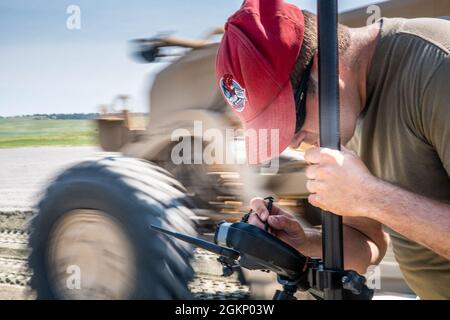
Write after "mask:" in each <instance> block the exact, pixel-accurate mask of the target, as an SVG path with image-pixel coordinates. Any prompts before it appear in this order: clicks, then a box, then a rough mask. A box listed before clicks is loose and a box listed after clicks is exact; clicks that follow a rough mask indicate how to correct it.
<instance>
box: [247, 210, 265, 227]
mask: <svg viewBox="0 0 450 320" xmlns="http://www.w3.org/2000/svg"><path fill="white" fill-rule="evenodd" d="M248 223H249V224H252V225H254V226H257V227H258V228H260V229H264V223H263V222H262V221H261V219H259V217H258V215H256V214H255V213H252V214H250V217H249V218H248Z"/></svg>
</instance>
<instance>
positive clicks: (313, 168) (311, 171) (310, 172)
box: [305, 164, 319, 180]
mask: <svg viewBox="0 0 450 320" xmlns="http://www.w3.org/2000/svg"><path fill="white" fill-rule="evenodd" d="M318 167H319V165H317V164H316V165H310V166H308V167H307V168H306V170H305V174H306V178H308V179H310V180H315V179H316V176H317V168H318Z"/></svg>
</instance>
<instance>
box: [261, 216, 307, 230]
mask: <svg viewBox="0 0 450 320" xmlns="http://www.w3.org/2000/svg"><path fill="white" fill-rule="evenodd" d="M269 225H270V227H271V228H273V229H275V230H284V231H286V232H288V233H289V232H293V231H297V230H298V229H299V228H301V227H300V224H299V223H298V221H297V220H295V219H294V218H291V217H288V216H282V215H279V216H270V217H269Z"/></svg>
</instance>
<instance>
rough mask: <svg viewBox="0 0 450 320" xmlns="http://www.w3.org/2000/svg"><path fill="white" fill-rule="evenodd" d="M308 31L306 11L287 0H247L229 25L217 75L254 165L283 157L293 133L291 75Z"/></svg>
mask: <svg viewBox="0 0 450 320" xmlns="http://www.w3.org/2000/svg"><path fill="white" fill-rule="evenodd" d="M303 35H304V17H303V13H302V12H301V10H300V9H299V8H298V7H296V6H294V5H291V4H288V3H285V2H284V1H283V0H246V1H245V2H244V3H243V4H242V6H241V8H240V9H239V10H238V11H237V12H236V13H235V14H234V15H232V16H231V17H230V18H229V19H228V21H227V23H226V24H225V33H224V35H223V38H222V41H221V44H220V46H219V50H218V54H217V59H216V78H217V83H218V85H219V88H220V91H221V92H222V94H223V96H224V98H225V100H226V101H227V102H228V104H229V105H230V106H231V108H232V109H233V111H234V112H235V113H236V115H237V116H238V117H239V119H240V120H241V122H242V124H243V126H244V129H245V132H246V150H247V161H248V163H249V164H258V163H262V162H265V161H267V160H270V159H271V158H273V157H276V156H278V155H279V154H280V153H281V152H282V151H284V150H285V149H286V148H287V147H288V146H289V144H290V143H291V141H292V138H293V137H294V134H295V125H296V111H295V99H294V90H293V88H292V85H291V81H290V75H291V72H292V69H293V67H294V65H295V62H296V60H297V57H298V55H299V52H300V48H301V46H302V43H303Z"/></svg>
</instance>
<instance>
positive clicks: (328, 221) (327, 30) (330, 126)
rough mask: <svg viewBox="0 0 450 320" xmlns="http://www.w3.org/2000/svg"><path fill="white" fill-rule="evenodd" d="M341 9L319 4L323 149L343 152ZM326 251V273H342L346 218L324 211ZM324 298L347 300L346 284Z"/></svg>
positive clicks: (325, 1)
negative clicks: (339, 33)
mask: <svg viewBox="0 0 450 320" xmlns="http://www.w3.org/2000/svg"><path fill="white" fill-rule="evenodd" d="M337 9H338V5H337V0H317V13H318V28H317V29H318V33H319V34H318V38H319V109H320V146H321V147H325V148H331V149H335V150H340V144H341V141H340V132H339V82H338V80H339V77H338V76H339V51H338V38H337V23H338V18H337V17H338V16H337V13H338V10H337ZM322 250H323V252H322V254H323V265H324V269H326V270H330V271H338V272H339V271H342V270H343V268H344V256H343V243H342V218H341V217H339V216H337V215H334V214H332V213H330V212H326V211H322ZM324 298H325V299H327V300H340V299H343V289H342V284H341V283H339V282H334V284H333V285H332V286H331V287H330V288H327V289H325V291H324Z"/></svg>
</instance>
